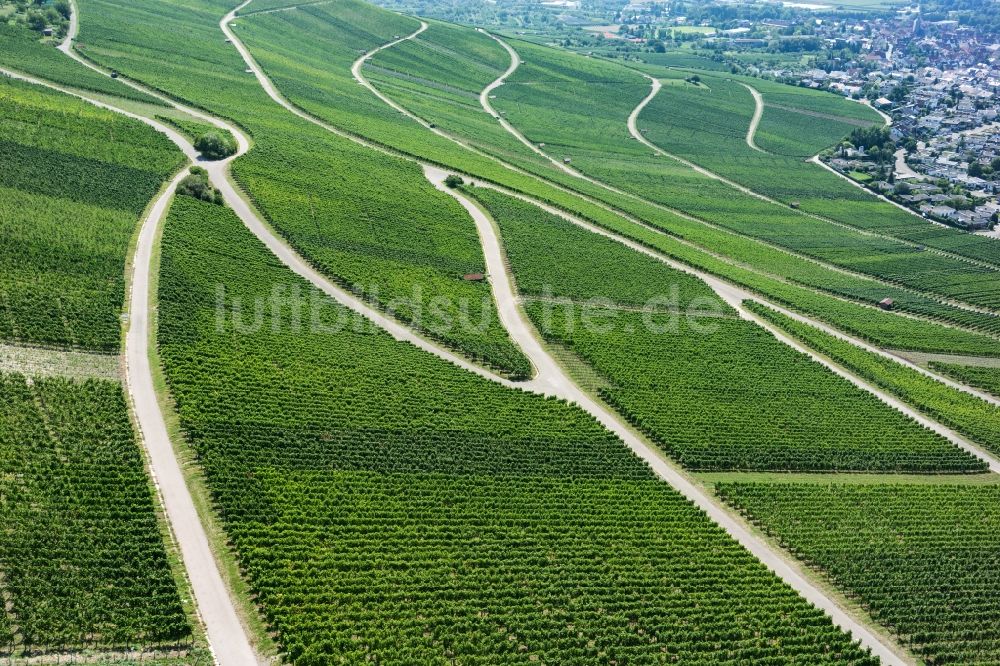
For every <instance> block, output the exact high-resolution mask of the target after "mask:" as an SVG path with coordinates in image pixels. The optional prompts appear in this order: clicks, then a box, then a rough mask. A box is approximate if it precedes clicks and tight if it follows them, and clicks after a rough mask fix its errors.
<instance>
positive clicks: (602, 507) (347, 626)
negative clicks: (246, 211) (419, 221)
mask: <svg viewBox="0 0 1000 666" xmlns="http://www.w3.org/2000/svg"><path fill="white" fill-rule="evenodd" d="M223 250H224V252H223ZM163 252H164V256H163V274H162V276H161V283H160V304H161V322H160V338H159V343H160V352H161V355H162V357H163V359H164V363H165V368H166V375H167V379H168V381H169V384H170V387H171V390H172V392H173V394H174V395H175V396H176V398H177V400H178V403H179V405H180V417H181V423H182V426H183V429H184V431H185V433H186V435H187V437H188V439H189V440H190V442H191V444H192V445H193V446H194V447H195V450H196V451H197V452H198V455H199V459H200V462H201V465H202V466H203V467H204V469H205V472H206V475H207V481H208V485H209V488H210V489H211V491H212V494H213V498H214V500H215V502H216V506H217V507H218V509H219V510H220V512H221V515H222V516H223V520H224V522H225V527H226V530H227V533H228V536H229V538H230V539H232V542H233V544H234V546H235V548H236V551H237V555H238V557H239V559H240V564H241V567H242V569H243V570H244V571H245V572H246V575H247V577H248V580H249V582H250V585H251V587H252V589H253V591H254V593H255V594H256V598H257V600H258V602H259V603H260V605H261V610H262V612H263V615H264V617H265V618H266V619H267V622H268V624H269V626H270V627H271V628H272V629H273V630H275V631H276V632H277V635H278V640H279V642H280V644H281V646H282V648H283V649H284V650H286V651H287V652H288V654H289V656H290V658H291V659H292V660H294V662H295V663H298V664H318V663H328V662H329V660H330V659H333V658H334V656H336V657H337V658H341V657H342V658H345V659H348V660H349V661H352V662H362V661H365V660H373V659H374V660H378V661H382V662H386V663H414V662H425V661H438V660H440V659H449V658H450V659H455V660H461V661H463V662H466V661H467V662H469V663H521V662H522V661H523V660H524V659H528V658H530V657H531V655H534V656H535V658H536V659H537V660H540V661H542V662H547V663H567V662H569V661H580V660H583V661H587V662H590V661H595V660H597V661H604V660H607V659H615V660H626V661H633V660H636V661H645V660H649V659H654V658H656V657H657V655H661V654H663V652H664V651H666V652H667V653H668V654H672V655H676V656H677V658H678V659H688V660H697V659H700V658H705V657H707V656H710V655H711V654H713V653H714V650H715V649H716V648H715V646H716V645H717V644H718V643H719V642H720V641H725V642H726V644H727V646H728V647H727V650H728V651H729V653H730V654H731V655H732V658H733V659H736V660H745V659H749V658H751V656H753V657H755V658H759V657H761V656H762V655H763V656H766V657H768V658H772V659H777V660H783V659H801V660H805V661H822V660H827V659H834V658H836V659H837V660H838V661H845V662H847V663H873V662H872V660H871V659H869V658H867V657H865V656H864V655H863V653H862V652H861V651H860V650H859V649H858V648H856V647H853V646H852V645H851V644H850V642H849V640H848V639H847V638H846V636H845V635H843V634H841V633H839V632H837V631H835V630H834V629H833V628H832V627H831V625H830V623H829V620H828V619H826V618H825V617H823V616H822V614H821V613H819V612H818V611H816V610H815V609H812V608H810V607H808V606H807V605H806V604H805V603H804V602H803V601H802V600H801V599H800V598H798V597H797V596H796V595H795V594H794V593H792V592H791V591H790V590H788V589H787V588H785V587H784V586H783V585H782V584H780V583H779V582H778V581H777V580H776V579H775V578H774V577H773V576H772V575H771V574H770V573H768V572H767V571H766V569H764V567H763V566H761V565H760V564H759V563H757V562H755V561H754V560H753V559H752V558H751V557H749V556H748V555H747V553H746V552H745V551H743V550H742V549H741V548H739V547H737V546H736V545H735V543H734V542H732V541H730V540H728V538H726V537H725V536H724V534H723V533H722V532H721V530H719V528H717V527H715V526H713V525H711V524H710V523H709V522H708V521H707V520H706V519H705V518H704V516H703V514H701V512H700V511H698V510H696V509H695V508H694V507H693V506H692V505H691V504H689V503H688V502H686V501H684V500H682V499H681V498H680V497H679V496H678V495H676V494H675V493H674V492H673V491H671V490H670V489H669V488H668V487H667V486H665V485H664V484H662V483H661V482H660V481H658V480H657V479H656V478H655V477H654V476H653V475H652V473H651V472H650V471H649V469H648V468H647V467H646V466H645V465H644V464H643V463H641V462H640V461H639V460H638V459H637V458H635V457H633V456H632V455H631V454H630V453H629V452H628V451H627V450H626V449H625V448H624V447H623V445H622V444H621V442H619V441H618V440H617V439H616V438H614V437H613V436H612V435H610V434H609V433H608V432H607V431H605V430H604V429H603V428H601V427H599V426H598V425H597V423H596V422H594V421H593V420H592V419H591V418H590V417H588V416H586V415H585V414H584V413H583V412H581V411H579V410H577V409H576V408H573V407H570V406H568V405H566V404H564V403H562V402H560V401H555V400H549V399H544V398H541V397H539V396H534V395H530V394H527V393H523V392H520V391H516V390H511V389H504V388H502V387H500V386H498V385H496V384H495V383H491V382H488V381H486V380H483V379H480V378H478V377H476V376H474V375H472V374H469V373H466V372H464V371H462V370H459V369H457V368H455V367H453V366H450V365H448V364H446V363H443V362H442V361H440V360H438V359H436V358H434V357H432V356H430V355H428V354H426V353H424V352H421V351H419V350H417V349H415V348H413V347H411V346H409V345H405V344H401V343H398V342H395V341H394V340H392V339H391V338H390V337H389V336H388V335H387V334H385V333H383V332H381V331H373V330H363V331H360V332H359V331H357V330H355V329H353V328H352V327H346V328H340V329H337V330H335V331H331V330H329V328H330V327H334V326H335V325H336V322H337V321H338V320H339V319H340V318H341V317H342V316H343V315H344V312H343V311H342V310H341V308H340V307H339V306H337V305H336V304H334V303H332V302H329V301H325V300H324V301H322V302H317V301H315V300H312V299H310V298H308V297H307V296H306V295H305V293H304V292H305V290H306V286H305V285H301V288H302V289H303V295H302V297H301V299H300V302H298V303H294V302H291V301H289V303H288V307H289V308H295V309H298V310H299V311H300V312H301V313H302V316H303V318H304V320H305V321H315V320H316V319H314V318H318V320H319V323H320V324H323V325H324V326H325V327H324V326H312V327H309V328H307V329H303V328H300V327H293V326H290V325H289V324H288V321H289V320H288V319H287V313H283V312H282V313H278V314H277V315H274V316H277V317H279V320H278V321H275V320H273V319H271V315H269V314H266V315H265V321H264V325H263V326H261V327H260V328H259V329H258V330H256V331H252V332H247V331H239V330H237V329H236V328H235V327H230V326H226V327H224V328H223V330H220V328H219V327H218V326H217V324H216V317H217V313H216V309H215V298H216V291H215V289H216V285H219V284H223V285H225V287H226V289H227V291H229V292H230V293H232V294H234V295H239V296H240V297H241V298H243V299H252V298H254V297H266V296H267V294H269V293H270V290H271V287H272V284H273V283H275V282H277V283H281V284H289V282H290V281H291V278H290V276H289V275H288V273H287V271H286V270H284V269H283V268H282V267H279V266H276V265H275V264H274V261H273V259H272V258H271V257H270V255H269V254H268V253H267V252H266V250H265V249H264V248H263V247H262V246H260V245H259V243H258V242H257V241H256V239H254V238H253V237H252V236H251V235H250V233H249V232H247V231H246V230H245V229H244V228H243V227H242V226H241V225H240V223H239V221H238V220H236V219H235V218H234V216H232V215H231V214H230V213H229V212H228V211H227V210H226V209H224V208H221V207H218V206H212V205H210V204H204V203H200V202H197V201H194V200H191V199H178V200H177V201H176V202H175V203H174V207H173V209H172V211H171V214H170V217H169V220H168V222H167V227H166V230H165V237H164V242H163ZM244 302H246V300H244ZM692 565H694V566H692ZM567 590H572V594H571V595H567V593H566V591H567ZM693 600H697V603H696V604H694V603H692V602H693ZM695 626H696V628H695ZM640 628H641V632H640V631H639V629H640ZM786 638H787V639H788V640H783V639H786Z"/></svg>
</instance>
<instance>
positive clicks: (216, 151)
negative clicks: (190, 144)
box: [194, 131, 236, 160]
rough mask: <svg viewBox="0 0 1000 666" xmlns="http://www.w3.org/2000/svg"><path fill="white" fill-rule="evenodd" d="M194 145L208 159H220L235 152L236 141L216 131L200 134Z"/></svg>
mask: <svg viewBox="0 0 1000 666" xmlns="http://www.w3.org/2000/svg"><path fill="white" fill-rule="evenodd" d="M194 147H195V148H196V149H197V150H198V152H199V153H201V154H202V156H203V157H204V158H205V159H208V160H221V159H224V158H226V157H229V156H230V155H233V154H235V153H236V142H235V141H233V140H232V139H229V138H227V137H223V135H222V134H221V133H219V132H216V131H212V132H206V133H205V134H202V135H201V136H200V137H198V140H197V141H195V142H194Z"/></svg>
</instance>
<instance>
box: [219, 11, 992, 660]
mask: <svg viewBox="0 0 1000 666" xmlns="http://www.w3.org/2000/svg"><path fill="white" fill-rule="evenodd" d="M234 16H235V11H234V12H232V13H231V14H230V15H227V17H226V18H224V19H223V21H222V23H221V24H220V25H221V26H222V27H223V30H224V31H225V32H226V34H227V36H228V37H229V38H230V39H231V40H232V41H233V43H234V45H236V48H237V49H238V50H239V52H240V54H241V55H242V56H243V59H244V61H245V62H246V64H247V66H248V67H249V68H250V69H251V70H252V71H253V72H254V74H255V76H256V77H257V79H258V81H259V82H260V83H261V85H262V87H263V88H264V90H265V91H267V93H268V95H269V96H270V97H271V98H272V99H273V100H274V101H275V102H277V103H279V104H280V105H281V106H283V107H284V108H286V109H287V110H289V111H290V112H292V113H293V114H295V115H296V116H298V117H300V118H303V119H306V120H308V121H310V122H312V123H314V124H316V125H318V126H320V127H324V128H325V129H327V130H328V131H331V132H333V133H335V134H337V135H340V136H346V137H347V138H350V139H352V140H354V141H356V142H358V143H361V144H363V145H368V146H370V147H372V148H374V149H377V150H382V151H383V152H389V151H385V149H383V148H381V147H380V146H376V145H374V144H370V143H369V142H367V141H365V140H363V139H360V138H359V137H355V136H353V135H350V134H347V133H346V132H344V131H342V130H340V129H339V128H336V127H333V126H331V125H329V124H328V123H325V122H324V121H322V120H320V119H318V118H315V117H313V116H312V115H311V114H308V113H306V112H305V111H303V110H301V109H299V108H298V107H296V106H294V105H293V104H291V103H290V102H289V101H288V100H286V99H285V98H284V97H283V96H282V95H281V94H280V93H279V92H278V91H277V89H276V88H275V87H274V85H273V83H272V82H271V81H270V80H269V79H268V78H267V76H266V75H265V74H264V73H263V71H262V70H261V68H260V67H259V66H258V65H257V63H256V62H255V60H254V59H253V57H252V55H251V54H250V53H249V50H248V49H247V48H246V47H245V45H244V44H243V43H242V42H241V41H240V40H239V39H238V38H237V37H236V35H235V34H233V33H232V31H230V30H228V26H227V24H228V22H229V21H231V20H232V19H233V17H234ZM419 32H421V31H417V33H414V34H419ZM399 41H401V40H399ZM397 43H398V42H397ZM352 69H353V70H354V71H355V75H356V76H357V75H359V73H360V68H352ZM392 154H395V153H392ZM411 159H412V158H411ZM414 161H416V162H417V163H420V164H421V165H422V167H423V168H424V169H425V174H426V175H427V176H428V178H429V179H430V180H431V181H432V182H435V184H436V185H438V186H442V183H441V181H442V180H443V178H444V177H445V176H446V173H447V172H445V171H444V170H442V169H440V168H439V167H436V166H435V165H431V164H428V163H425V162H421V161H419V160H414ZM476 184H477V185H480V186H492V185H491V184H489V183H476ZM497 189H500V190H501V191H506V190H504V188H497ZM446 191H448V192H449V193H450V194H452V195H453V196H456V198H459V200H460V201H461V202H462V203H463V206H465V207H466V210H468V211H469V212H470V214H471V215H472V216H473V219H474V220H475V221H476V225H477V231H478V232H479V234H480V237H481V240H482V243H483V247H484V258H485V260H486V261H487V269H488V271H489V272H490V274H491V286H492V289H493V293H494V297H495V298H496V300H497V305H498V309H499V310H500V312H501V319H502V321H503V323H504V325H505V327H506V328H507V329H508V332H509V333H510V335H511V337H512V339H514V340H515V342H517V343H518V344H519V345H520V346H521V347H522V351H524V353H525V354H526V356H528V358H529V360H530V361H531V362H532V364H533V365H534V367H535V368H536V370H537V372H538V376H537V377H536V379H535V380H533V382H531V383H530V384H522V385H521V386H522V387H524V388H528V389H532V390H536V391H541V392H543V393H547V394H554V395H560V396H562V397H565V398H566V399H568V400H571V401H573V402H575V403H577V404H578V405H579V406H580V407H582V408H583V409H585V410H587V411H588V412H589V413H591V414H592V415H594V416H595V418H597V419H598V421H599V422H601V423H602V424H603V425H604V426H605V427H607V428H608V429H609V430H611V431H612V432H615V433H616V434H618V435H619V436H620V437H621V438H622V439H623V440H624V441H625V442H626V444H627V445H628V446H629V448H630V449H632V450H633V451H634V452H635V453H636V454H637V455H639V456H640V457H642V458H643V459H644V460H646V461H647V462H648V463H649V464H650V466H651V467H652V468H653V470H654V471H656V473H657V474H658V475H659V476H660V477H661V478H662V479H664V480H665V481H667V482H668V483H669V484H670V485H671V486H672V487H674V488H675V489H676V490H678V491H679V492H681V493H682V494H683V495H685V496H686V497H688V498H689V499H690V500H692V501H693V502H694V503H695V504H697V505H698V506H700V507H701V508H703V509H704V510H705V511H706V512H707V513H708V514H709V516H710V517H711V518H712V519H713V520H714V521H715V522H717V523H718V524H719V525H721V526H722V527H723V528H724V529H726V530H727V532H728V533H729V534H730V535H732V536H733V537H734V538H736V539H737V540H738V541H739V542H740V543H741V544H743V545H744V547H746V548H747V549H748V550H750V552H752V553H753V554H754V555H755V556H756V557H758V558H759V559H760V560H761V561H763V562H765V564H767V566H768V567H769V568H771V569H772V570H773V571H775V572H776V573H777V574H778V575H779V576H780V577H781V578H782V579H783V580H785V581H786V582H787V583H788V584H789V585H791V586H792V587H793V588H794V589H796V590H798V591H799V592H800V593H801V594H802V595H803V596H804V597H805V598H806V599H808V600H809V601H810V602H812V603H814V604H815V605H816V606H818V607H820V608H822V609H823V610H824V611H825V612H827V613H828V614H829V615H830V616H831V617H832V618H833V619H834V621H835V622H836V623H837V624H838V626H841V627H843V628H845V629H847V630H849V631H851V632H852V633H853V635H854V636H855V637H856V638H857V639H859V640H861V641H862V642H863V643H864V644H865V645H866V646H868V647H870V648H871V649H872V651H873V652H874V653H875V654H877V655H878V656H879V657H880V658H881V659H882V660H883V661H884V662H885V663H888V664H903V663H909V660H908V659H907V658H905V657H904V656H902V653H901V651H900V650H898V648H896V647H895V646H892V644H891V643H889V642H887V641H884V640H883V639H881V638H880V637H879V636H877V635H876V634H875V633H873V632H872V631H870V630H869V629H868V628H867V627H866V626H865V625H864V624H863V623H861V622H858V621H857V620H855V619H854V618H853V617H852V616H851V615H850V614H849V613H847V612H845V611H844V610H843V609H842V608H841V607H840V606H839V605H838V604H837V602H835V601H834V600H833V599H831V598H830V597H829V596H827V595H826V594H825V593H824V592H823V591H822V590H821V589H819V588H818V587H817V586H816V585H814V584H813V583H812V582H810V580H809V579H808V577H807V575H806V574H804V572H803V570H802V569H801V568H800V567H799V565H797V564H796V563H795V562H793V561H792V560H791V559H790V558H789V557H787V556H786V555H785V554H784V553H783V552H781V551H780V550H778V549H776V548H774V547H772V546H771V545H769V544H768V543H767V542H765V541H764V540H763V539H761V538H760V537H758V536H756V535H755V534H754V533H753V532H752V530H751V529H750V528H749V527H748V526H747V525H746V523H745V522H743V521H742V520H741V519H739V518H738V517H736V516H735V515H734V514H733V513H732V512H731V511H730V510H729V509H728V508H727V507H725V506H724V505H722V504H721V503H720V502H719V501H718V500H716V499H715V498H714V497H713V496H712V495H711V494H710V493H708V492H707V491H706V490H704V489H702V488H700V487H698V486H696V485H695V484H693V483H692V482H691V481H690V480H689V479H688V478H687V477H685V476H684V475H683V473H681V472H680V471H679V470H678V469H676V468H675V467H673V466H672V465H671V464H669V463H667V462H666V461H665V460H664V459H663V458H662V457H661V456H660V455H659V454H657V453H656V452H655V451H653V449H651V448H650V447H649V446H648V445H647V444H646V443H645V442H643V441H642V440H641V439H640V438H639V437H637V436H636V435H635V433H633V432H632V431H631V430H630V429H629V428H628V427H627V426H626V425H625V424H624V423H623V422H622V421H621V420H620V417H619V416H618V415H617V414H615V413H613V412H611V411H610V410H609V409H608V408H606V407H604V406H603V405H600V404H598V403H597V402H595V401H594V400H593V399H592V398H591V397H590V396H588V395H587V394H586V393H584V392H583V391H582V390H581V389H580V388H579V387H578V386H577V385H576V384H575V383H574V382H573V381H572V379H571V378H569V377H568V376H567V375H566V373H565V372H564V371H563V369H562V368H561V367H560V366H559V365H558V363H556V362H555V361H554V359H553V358H552V357H551V356H550V355H549V354H548V353H547V352H546V351H545V349H544V348H543V347H542V345H541V344H540V343H539V342H538V340H537V339H536V338H535V337H534V333H533V331H534V329H533V327H532V326H531V325H530V323H529V322H527V321H526V320H525V319H524V316H523V313H522V311H521V310H520V308H519V306H518V304H517V299H516V294H515V293H514V288H513V284H512V280H511V279H510V276H509V274H508V272H507V268H506V266H505V265H504V262H503V259H502V257H503V251H502V246H501V245H500V242H499V239H498V238H497V236H496V232H495V230H494V228H493V226H492V223H491V222H490V221H489V220H488V218H486V217H485V215H484V214H483V213H482V211H479V210H478V208H476V207H475V205H474V204H472V203H471V202H469V201H468V200H465V199H464V197H460V195H458V193H456V192H454V191H451V190H447V189H446ZM507 193H508V194H514V193H511V192H507ZM525 199H526V200H529V201H531V202H532V203H535V204H536V205H541V206H542V207H543V208H548V209H549V210H550V211H551V212H555V213H556V214H560V215H565V214H564V213H562V212H561V211H557V210H556V209H554V208H551V207H546V206H544V204H541V203H540V202H537V201H534V200H531V199H530V198H527V197H525ZM576 222H579V223H582V224H583V225H584V226H587V227H588V228H590V229H591V230H593V231H597V232H599V233H604V234H605V235H610V234H609V233H608V232H604V231H603V230H601V229H599V228H597V227H593V226H592V225H589V224H587V223H584V222H583V221H582V220H576ZM612 236H613V235H612ZM621 240H624V239H621ZM635 245H636V248H637V249H638V248H640V247H641V246H639V245H638V244H635ZM676 267H678V268H680V269H681V270H685V271H687V272H692V271H691V269H690V268H689V267H687V266H683V265H680V264H677V265H676ZM705 277H706V278H707V279H708V280H710V281H711V282H710V283H711V284H712V286H713V288H715V289H717V293H719V294H720V296H721V297H722V298H724V299H725V300H727V302H730V303H732V304H738V303H739V302H741V301H742V299H743V298H745V297H748V296H750V295H749V294H746V293H743V292H741V291H740V290H737V289H734V288H733V287H732V286H731V285H728V284H726V283H722V282H721V281H719V280H717V279H715V278H711V277H710V276H705ZM741 309H742V308H741ZM743 312H744V313H745V316H749V314H748V313H746V311H745V310H744V311H743ZM789 314H791V313H789ZM810 323H811V322H810ZM769 330H773V329H769ZM776 334H778V336H779V337H780V338H782V339H783V341H785V342H786V343H787V344H789V345H791V346H793V347H795V348H797V349H799V350H800V351H803V352H804V353H807V354H809V355H810V356H812V357H813V358H817V360H819V361H820V362H823V363H824V365H827V366H828V367H830V368H831V369H833V370H834V371H835V372H837V373H838V374H841V375H842V376H846V377H847V378H848V379H850V380H851V381H854V382H855V383H858V384H859V385H861V386H863V387H867V385H865V384H864V383H863V382H860V380H859V379H857V378H855V377H853V376H851V375H849V374H848V373H846V372H845V371H843V370H841V369H840V368H838V367H836V366H833V365H832V364H829V363H827V362H825V361H823V360H822V359H819V358H818V357H816V356H815V355H814V354H810V352H809V350H807V349H805V348H804V347H802V346H801V345H799V344H798V343H797V342H795V341H793V340H791V339H789V338H787V336H783V335H781V334H780V333H776ZM867 388H868V389H869V390H872V392H873V393H876V395H879V397H881V398H882V399H883V400H885V401H887V402H892V401H894V399H893V398H891V397H889V396H885V395H884V394H879V393H878V392H877V391H875V390H874V389H873V388H872V387H867ZM895 402H896V403H897V406H898V408H901V409H902V410H904V411H907V413H909V414H911V415H912V416H914V418H917V419H918V420H921V421H922V422H926V423H928V425H929V426H931V427H935V428H938V429H939V428H941V426H939V425H938V424H933V423H930V422H928V421H927V420H926V419H924V418H923V417H922V416H920V415H919V414H916V413H915V412H913V411H912V410H909V408H908V407H906V406H905V405H902V404H901V403H898V401H895ZM998 469H1000V463H998Z"/></svg>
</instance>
